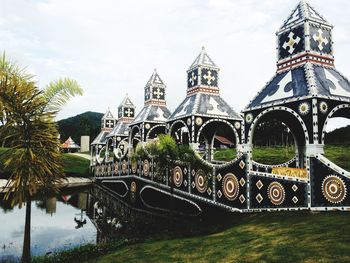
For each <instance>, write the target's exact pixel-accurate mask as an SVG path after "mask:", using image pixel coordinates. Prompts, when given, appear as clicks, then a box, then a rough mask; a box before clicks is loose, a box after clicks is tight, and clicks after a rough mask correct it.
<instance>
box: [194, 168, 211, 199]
mask: <svg viewBox="0 0 350 263" xmlns="http://www.w3.org/2000/svg"><path fill="white" fill-rule="evenodd" d="M206 177H207V176H206V174H205V172H204V171H203V170H201V169H199V170H198V171H197V173H196V175H195V177H194V182H195V184H196V188H197V190H198V192H200V193H205V191H207V188H208V182H207V179H206Z"/></svg>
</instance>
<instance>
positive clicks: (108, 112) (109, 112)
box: [102, 108, 114, 120]
mask: <svg viewBox="0 0 350 263" xmlns="http://www.w3.org/2000/svg"><path fill="white" fill-rule="evenodd" d="M108 119H114V116H113V114H112V112H111V110H110V109H109V108H108V109H107V111H106V113H105V115H103V117H102V120H108Z"/></svg>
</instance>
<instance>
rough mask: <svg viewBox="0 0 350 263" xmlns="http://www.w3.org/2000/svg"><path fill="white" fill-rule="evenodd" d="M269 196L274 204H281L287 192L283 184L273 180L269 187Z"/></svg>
mask: <svg viewBox="0 0 350 263" xmlns="http://www.w3.org/2000/svg"><path fill="white" fill-rule="evenodd" d="M267 196H268V197H269V199H270V201H271V203H272V204H274V205H281V204H282V203H283V202H284V200H285V198H286V192H285V190H284V187H283V185H282V184H280V183H279V182H272V183H270V185H269V187H268V188H267Z"/></svg>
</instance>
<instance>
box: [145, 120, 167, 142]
mask: <svg viewBox="0 0 350 263" xmlns="http://www.w3.org/2000/svg"><path fill="white" fill-rule="evenodd" d="M158 128H164V133H163V134H165V131H166V125H165V124H157V125H155V126H153V127H152V128H151V129H149V130H148V132H147V135H146V141H147V140H148V139H150V134H151V133H152V132H153V131H154V130H156V129H158ZM151 139H153V138H151Z"/></svg>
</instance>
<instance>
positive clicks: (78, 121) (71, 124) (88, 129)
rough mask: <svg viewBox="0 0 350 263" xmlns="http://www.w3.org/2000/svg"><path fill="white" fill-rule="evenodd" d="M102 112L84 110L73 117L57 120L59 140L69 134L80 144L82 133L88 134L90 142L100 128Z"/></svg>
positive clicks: (62, 139) (64, 138)
mask: <svg viewBox="0 0 350 263" xmlns="http://www.w3.org/2000/svg"><path fill="white" fill-rule="evenodd" d="M102 116H103V114H102V113H98V112H91V111H88V112H85V113H82V114H79V115H77V116H74V117H70V118H67V119H63V120H60V121H58V127H59V132H60V135H61V141H62V142H63V141H65V140H66V139H67V138H68V137H69V136H71V137H72V139H73V140H74V141H75V142H76V143H78V144H79V145H80V137H81V136H82V135H89V136H90V143H91V142H92V140H93V139H94V138H95V137H96V136H97V135H98V134H99V132H100V130H101V118H102Z"/></svg>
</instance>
